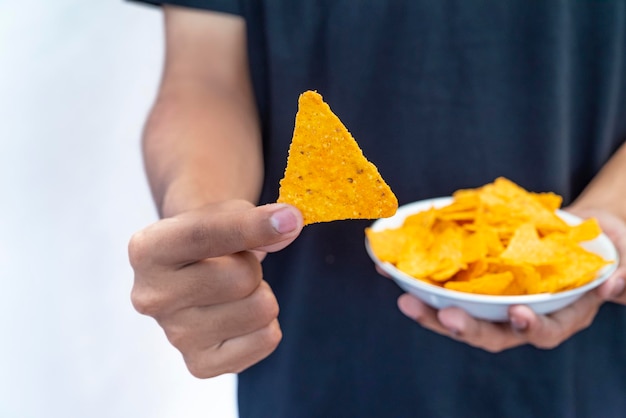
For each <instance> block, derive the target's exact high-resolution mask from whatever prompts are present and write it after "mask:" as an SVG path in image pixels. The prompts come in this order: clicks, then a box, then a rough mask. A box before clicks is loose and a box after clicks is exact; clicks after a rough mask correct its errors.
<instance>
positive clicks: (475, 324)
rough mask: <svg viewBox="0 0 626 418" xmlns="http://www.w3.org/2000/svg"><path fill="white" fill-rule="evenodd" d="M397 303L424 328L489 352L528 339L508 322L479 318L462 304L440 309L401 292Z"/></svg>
mask: <svg viewBox="0 0 626 418" xmlns="http://www.w3.org/2000/svg"><path fill="white" fill-rule="evenodd" d="M398 307H399V308H400V310H401V311H402V312H403V313H404V314H405V315H406V316H408V317H409V318H411V319H413V320H415V321H416V322H418V323H419V324H420V325H422V326H423V327H424V328H427V329H429V330H431V331H434V332H436V333H438V334H441V335H444V336H448V337H452V338H454V339H455V340H459V341H463V342H465V343H467V344H470V345H472V346H474V347H478V348H481V349H484V350H487V351H490V352H499V351H502V350H505V349H508V348H511V347H515V346H518V345H520V344H523V343H525V339H524V337H523V336H521V335H518V334H517V333H515V331H513V330H512V329H511V327H510V325H509V324H505V323H492V322H488V321H481V320H476V319H474V318H472V317H471V316H469V315H468V314H467V313H466V312H465V311H463V310H462V309H459V308H446V309H442V310H440V311H437V310H436V309H433V308H431V307H429V306H427V305H426V304H424V303H423V302H422V301H420V300H419V299H417V298H415V297H414V296H411V295H409V294H404V295H402V296H400V298H399V299H398Z"/></svg>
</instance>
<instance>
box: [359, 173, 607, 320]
mask: <svg viewBox="0 0 626 418" xmlns="http://www.w3.org/2000/svg"><path fill="white" fill-rule="evenodd" d="M560 205H561V197H560V196H558V195H556V194H554V193H549V192H548V193H533V192H528V191H526V190H525V189H523V188H522V187H520V186H518V185H517V184H515V183H513V182H512V181H510V180H507V179H505V178H502V177H501V178H498V179H496V180H495V181H494V182H493V183H489V184H486V185H484V186H482V187H479V188H476V189H463V190H458V191H457V192H455V193H454V194H453V195H452V196H450V197H441V198H435V199H428V200H422V201H418V202H414V203H410V204H407V205H404V206H401V207H400V208H399V209H398V211H397V212H396V214H395V215H394V216H392V217H389V218H382V219H379V220H377V221H375V222H374V223H373V224H372V225H371V226H370V227H369V228H367V229H366V231H365V232H366V249H367V251H368V254H369V255H370V257H371V258H372V260H374V262H375V263H376V264H377V265H378V266H379V267H380V269H382V270H383V271H384V272H386V273H387V274H388V275H389V276H390V277H391V278H392V279H393V280H394V281H395V282H396V283H397V284H398V286H400V287H401V288H402V289H403V290H405V291H406V292H409V293H411V294H413V295H415V296H416V297H418V298H419V299H421V300H422V301H424V302H425V303H426V304H428V305H430V306H432V307H434V308H437V309H442V308H446V307H450V306H456V307H460V308H462V309H464V310H465V311H467V312H468V313H469V314H470V315H472V316H473V317H475V318H479V319H485V320H490V321H506V320H507V319H508V309H509V307H510V306H512V305H520V304H522V305H527V306H529V307H530V308H531V309H533V310H534V311H535V312H536V313H538V314H549V313H551V312H554V311H556V310H559V309H561V308H563V307H565V306H567V305H569V304H571V303H573V302H574V301H576V300H577V299H578V298H580V297H581V296H582V295H583V294H584V293H585V292H587V291H589V290H591V289H593V288H595V287H597V286H599V285H600V284H601V283H603V282H604V281H605V280H607V279H608V277H609V276H610V275H611V273H612V272H613V271H614V270H615V269H616V267H617V265H618V254H617V251H616V249H615V247H614V245H613V243H612V242H611V241H610V240H609V238H608V237H607V236H606V235H605V234H604V233H602V230H601V229H600V226H599V225H598V223H597V221H596V220H595V219H593V218H591V219H585V220H583V219H580V218H578V217H576V216H574V215H572V214H570V213H567V212H565V211H563V210H560V209H559V208H560Z"/></svg>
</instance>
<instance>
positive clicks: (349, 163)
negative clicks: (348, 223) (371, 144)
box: [278, 91, 398, 225]
mask: <svg viewBox="0 0 626 418" xmlns="http://www.w3.org/2000/svg"><path fill="white" fill-rule="evenodd" d="M278 202H281V203H288V204H291V205H293V206H295V207H297V208H298V209H300V211H301V212H302V215H303V217H304V224H305V225H308V224H312V223H316V222H329V221H335V220H342V219H375V218H385V217H389V216H392V215H393V214H395V213H396V210H397V209H398V200H397V199H396V196H395V195H394V194H393V192H392V191H391V188H390V187H389V186H388V185H387V183H385V181H384V180H383V179H382V177H381V175H380V173H379V172H378V170H377V169H376V166H374V164H372V163H371V162H369V161H368V160H367V159H366V158H365V156H364V155H363V152H362V151H361V149H360V148H359V146H358V144H357V143H356V141H355V140H354V138H353V137H352V135H351V134H350V132H348V130H347V129H346V127H345V126H344V125H343V123H342V122H341V120H339V118H338V117H337V116H336V115H335V114H334V113H333V112H332V111H331V109H330V107H329V106H328V104H326V103H325V102H324V101H323V100H322V96H320V95H319V94H318V93H316V92H313V91H307V92H304V93H303V94H301V95H300V98H299V100H298V113H297V115H296V122H295V129H294V133H293V139H292V142H291V146H290V148H289V157H288V159H287V168H286V169H285V175H284V177H283V179H282V180H281V181H280V191H279V197H278Z"/></svg>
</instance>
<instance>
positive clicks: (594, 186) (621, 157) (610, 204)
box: [572, 143, 626, 220]
mask: <svg viewBox="0 0 626 418" xmlns="http://www.w3.org/2000/svg"><path fill="white" fill-rule="evenodd" d="M572 207H574V208H576V209H577V210H584V209H589V208H602V209H605V210H607V211H609V212H611V213H613V214H614V215H617V216H619V217H620V218H621V219H622V220H626V143H624V144H623V145H622V146H621V147H620V148H619V149H618V150H617V151H616V152H615V154H614V155H613V157H611V159H610V160H609V161H608V162H607V163H606V164H605V166H604V167H603V168H602V170H601V171H600V172H599V173H598V174H597V175H596V177H595V178H594V179H593V180H592V181H591V183H589V185H588V186H587V187H586V188H585V190H584V191H583V192H582V193H581V195H580V196H579V197H578V198H577V199H576V201H575V202H574V203H573V204H572Z"/></svg>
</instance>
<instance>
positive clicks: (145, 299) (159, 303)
mask: <svg viewBox="0 0 626 418" xmlns="http://www.w3.org/2000/svg"><path fill="white" fill-rule="evenodd" d="M130 300H131V303H132V305H133V307H134V308H135V310H136V311H137V312H139V313H140V314H142V315H147V316H152V317H156V316H157V315H159V314H160V313H161V312H163V310H164V308H165V302H164V299H163V297H161V296H160V295H159V294H158V293H157V292H154V291H151V290H150V289H148V288H145V287H143V286H133V289H132V291H131V294H130Z"/></svg>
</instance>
